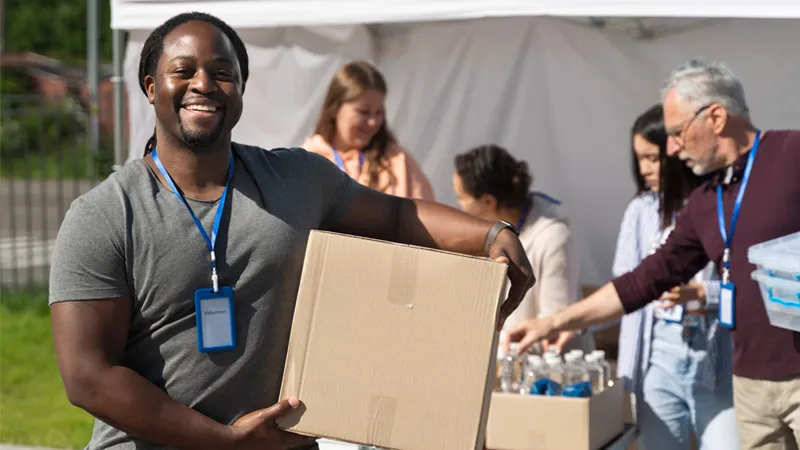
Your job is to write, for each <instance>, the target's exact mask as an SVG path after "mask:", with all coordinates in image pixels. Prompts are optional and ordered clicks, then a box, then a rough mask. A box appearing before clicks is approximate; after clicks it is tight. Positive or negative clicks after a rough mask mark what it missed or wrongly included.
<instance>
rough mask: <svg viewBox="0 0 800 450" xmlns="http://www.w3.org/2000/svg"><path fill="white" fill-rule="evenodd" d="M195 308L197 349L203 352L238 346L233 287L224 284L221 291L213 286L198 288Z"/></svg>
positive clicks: (195, 296) (195, 294)
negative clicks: (216, 290)
mask: <svg viewBox="0 0 800 450" xmlns="http://www.w3.org/2000/svg"><path fill="white" fill-rule="evenodd" d="M194 310H195V315H196V317H197V319H196V322H197V349H198V350H199V351H200V352H201V353H208V352H217V351H221V350H230V349H232V348H235V347H236V324H235V316H234V312H233V289H232V288H230V287H229V286H222V287H220V288H219V292H214V290H213V289H211V288H209V289H198V290H196V291H195V293H194Z"/></svg>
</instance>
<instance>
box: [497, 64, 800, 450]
mask: <svg viewBox="0 0 800 450" xmlns="http://www.w3.org/2000/svg"><path fill="white" fill-rule="evenodd" d="M662 94H663V104H664V124H665V128H666V131H667V135H668V153H669V154H670V155H677V156H678V157H680V158H681V159H682V160H684V161H685V162H686V164H687V165H688V166H689V167H691V168H692V170H693V171H694V172H695V173H696V174H698V175H706V174H708V175H709V176H710V180H709V181H708V182H706V183H705V184H704V185H702V186H700V187H699V188H697V189H696V190H695V191H694V192H693V193H692V194H691V196H690V197H689V200H688V202H687V204H686V206H685V207H684V208H683V210H682V211H681V213H680V216H679V217H678V219H677V223H676V227H675V230H674V231H673V232H672V234H671V235H670V237H669V239H668V240H667V242H666V243H665V244H664V245H663V246H662V247H661V248H660V249H659V250H658V251H657V252H656V253H654V254H653V255H651V256H650V257H648V258H647V259H645V260H644V261H643V262H642V264H641V265H640V266H639V267H637V268H636V269H635V270H633V271H632V272H630V273H628V274H625V275H623V276H621V277H619V278H616V279H614V280H613V281H611V282H610V283H608V284H606V285H605V286H603V287H602V288H600V289H599V290H598V291H597V292H595V293H594V294H593V295H591V296H589V297H587V298H586V299H585V300H583V301H581V302H577V303H575V304H573V305H572V306H571V307H569V308H567V309H565V310H563V311H561V312H559V313H557V314H555V315H554V316H550V317H544V318H536V319H530V320H528V321H526V322H523V323H521V324H519V325H518V326H517V327H515V328H514V329H512V330H510V331H509V333H508V336H507V339H508V340H509V341H511V342H520V344H521V345H520V347H521V349H525V348H527V347H529V346H530V345H531V344H533V343H534V342H536V341H539V340H542V339H549V340H553V339H554V338H556V337H557V336H558V334H559V333H563V332H571V331H572V330H579V329H584V328H587V327H589V326H592V325H596V324H600V323H604V322H609V321H612V320H616V319H619V318H620V317H621V316H622V315H623V314H626V313H629V312H632V311H635V310H637V309H639V308H642V307H644V306H645V305H646V304H648V303H649V302H651V301H652V300H653V299H657V298H659V297H660V296H662V293H663V292H665V291H667V290H669V289H671V288H673V287H675V286H678V285H681V284H682V283H686V282H687V281H688V280H689V279H690V278H691V277H692V275H694V274H695V273H697V271H699V270H700V269H701V268H702V267H704V266H705V265H706V264H707V263H708V262H709V261H714V262H715V263H716V265H717V267H720V268H721V272H722V273H721V276H722V281H723V282H722V295H721V297H720V304H719V306H718V307H719V315H720V322H721V323H723V324H725V325H726V326H728V327H730V328H731V329H732V336H733V341H734V354H733V373H734V377H733V378H734V379H733V390H734V407H735V411H736V419H737V422H738V431H739V440H740V442H741V446H742V448H745V449H770V450H771V449H775V450H778V449H781V450H783V449H797V448H798V443H800V334H798V333H795V332H793V331H790V330H787V329H783V328H777V327H773V326H771V325H770V323H769V319H768V318H767V313H766V310H765V308H764V303H763V301H762V299H761V293H760V291H759V287H758V285H757V284H756V282H755V281H753V280H752V279H751V277H750V275H751V272H752V271H753V270H755V267H754V266H753V265H752V264H750V263H749V261H748V259H747V250H748V248H749V247H750V246H752V245H754V244H758V243H761V242H764V241H768V240H771V239H775V238H778V237H781V236H785V235H788V234H791V233H794V232H798V231H800V132H798V131H777V130H769V131H762V130H759V129H758V128H757V127H756V126H754V125H753V123H752V122H751V120H750V114H749V110H748V107H747V102H746V100H745V95H744V90H743V89H742V85H741V83H740V81H739V79H738V78H737V77H736V76H735V75H734V74H733V73H732V72H731V71H730V69H728V68H727V67H726V66H725V65H724V64H721V63H716V62H705V61H702V60H692V61H689V62H688V63H686V64H683V65H682V66H680V67H679V68H678V69H676V70H675V71H674V72H673V73H672V74H671V76H670V77H669V79H668V80H667V82H666V83H665V85H664V89H663V92H662ZM680 297H681V296H680V295H676V296H675V297H672V298H671V300H672V301H675V302H681V301H682V299H681V298H680ZM685 297H688V298H691V295H688V296H685ZM665 306H670V304H669V302H668V304H667V305H665ZM562 338H563V336H562ZM712 421H713V419H712Z"/></svg>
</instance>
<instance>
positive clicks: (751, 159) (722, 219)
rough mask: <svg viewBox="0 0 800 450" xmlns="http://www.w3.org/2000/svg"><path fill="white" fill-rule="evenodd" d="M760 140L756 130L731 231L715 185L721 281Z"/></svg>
mask: <svg viewBox="0 0 800 450" xmlns="http://www.w3.org/2000/svg"><path fill="white" fill-rule="evenodd" d="M760 142H761V130H756V139H755V141H754V142H753V148H752V150H750V154H749V155H748V156H747V165H746V166H745V168H744V176H742V185H741V186H739V193H738V194H737V195H736V203H734V204H733V213H732V214H731V231H730V233H728V232H727V230H726V227H725V210H724V207H723V205H722V185H721V184H718V185H717V218H718V219H719V231H720V233H721V234H722V240H723V241H724V242H725V251H724V252H723V253H722V282H723V283H727V282H729V281H730V280H729V278H730V268H731V261H730V259H731V243H732V242H733V233H734V232H735V231H736V222H738V221H739V211H740V210H741V208H742V198H744V191H745V190H746V189H747V182H748V181H750V172H752V170H753V163H754V162H755V160H756V152H758V144H759V143H760Z"/></svg>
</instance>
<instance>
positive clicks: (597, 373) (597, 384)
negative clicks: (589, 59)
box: [584, 353, 606, 394]
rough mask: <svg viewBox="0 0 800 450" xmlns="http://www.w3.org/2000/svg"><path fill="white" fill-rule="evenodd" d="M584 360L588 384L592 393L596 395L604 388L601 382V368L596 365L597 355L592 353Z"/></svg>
mask: <svg viewBox="0 0 800 450" xmlns="http://www.w3.org/2000/svg"><path fill="white" fill-rule="evenodd" d="M584 360H585V362H586V363H585V364H586V371H587V372H588V373H589V384H591V385H592V392H593V393H595V394H596V393H598V392H600V391H602V390H603V389H605V388H606V387H605V385H604V384H603V382H602V381H601V379H602V377H603V367H602V366H601V365H600V364H598V363H597V355H596V354H594V353H589V354H588V355H586V356H585V358H584Z"/></svg>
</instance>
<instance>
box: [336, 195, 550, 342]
mask: <svg viewBox="0 0 800 450" xmlns="http://www.w3.org/2000/svg"><path fill="white" fill-rule="evenodd" d="M352 188H353V189H356V193H355V194H353V197H352V201H351V203H350V204H349V206H348V207H347V208H346V209H345V210H344V212H343V213H342V215H341V216H340V217H339V218H338V219H337V220H336V221H335V223H333V224H331V225H330V226H329V227H328V229H330V230H331V231H338V232H341V233H347V234H352V235H357V236H364V237H371V238H375V239H382V240H386V241H392V242H398V243H402V244H410V245H417V246H421V247H428V248H435V249H440V250H447V251H451V252H456V253H463V254H467V255H475V256H488V257H490V258H492V259H493V260H495V261H499V262H503V263H505V264H508V267H509V269H508V276H509V279H510V281H511V289H510V291H509V295H508V299H507V300H506V301H505V302H504V303H503V306H502V307H501V311H500V320H499V321H498V324H497V326H498V330H499V329H501V328H502V326H503V323H504V322H505V319H506V318H507V317H508V315H509V314H511V313H512V312H513V311H514V310H515V309H516V308H517V306H519V304H520V302H521V301H522V299H523V298H524V296H525V293H526V292H527V291H528V290H529V289H530V288H531V286H533V284H534V282H535V279H534V276H533V269H532V267H531V263H530V260H529V259H528V256H527V254H526V253H525V249H524V248H523V247H522V244H521V243H520V241H519V239H518V238H517V235H516V233H514V231H513V230H512V229H510V228H506V229H503V230H502V231H500V232H499V233H498V234H496V236H494V233H491V231H492V228H493V227H494V226H495V224H494V223H492V222H489V221H486V220H483V219H479V218H477V217H474V216H472V215H469V214H466V213H464V212H461V211H459V210H457V209H455V208H451V207H449V206H445V205H442V204H439V203H434V202H428V201H424V200H417V199H405V198H400V197H395V196H391V195H386V194H383V193H380V192H377V191H375V190H372V189H369V188H365V187H362V186H355V185H353V186H352ZM495 231H496V229H495ZM487 246H488V252H487V251H486V248H487ZM487 253H488V254H487Z"/></svg>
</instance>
